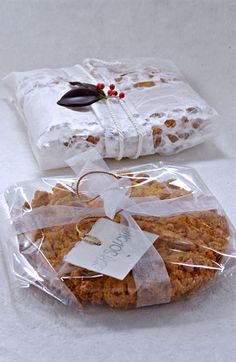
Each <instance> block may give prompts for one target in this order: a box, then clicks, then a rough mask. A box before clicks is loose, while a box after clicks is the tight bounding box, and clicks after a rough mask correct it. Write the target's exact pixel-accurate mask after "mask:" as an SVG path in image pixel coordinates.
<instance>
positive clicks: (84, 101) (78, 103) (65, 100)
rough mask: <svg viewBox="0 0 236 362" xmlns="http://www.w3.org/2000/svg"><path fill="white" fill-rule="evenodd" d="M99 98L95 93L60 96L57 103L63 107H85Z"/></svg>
mask: <svg viewBox="0 0 236 362" xmlns="http://www.w3.org/2000/svg"><path fill="white" fill-rule="evenodd" d="M99 100H100V98H98V97H97V96H95V95H87V96H77V97H64V96H63V97H62V98H61V99H60V100H59V101H58V102H57V104H58V105H59V106H63V107H69V108H76V107H86V106H90V105H91V104H93V103H95V102H98V101H99Z"/></svg>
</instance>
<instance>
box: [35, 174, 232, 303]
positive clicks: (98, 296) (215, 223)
mask: <svg viewBox="0 0 236 362" xmlns="http://www.w3.org/2000/svg"><path fill="white" fill-rule="evenodd" d="M130 177H131V179H132V186H133V187H132V196H138V197H140V196H155V197H158V198H160V199H166V198H175V197H180V196H182V195H185V194H187V193H189V191H186V190H184V189H181V188H179V187H178V186H176V185H175V184H174V180H168V181H166V182H162V183H160V182H157V181H150V182H148V183H147V182H146V181H147V175H145V174H139V175H138V177H134V176H133V175H132V174H130ZM144 181H145V182H146V183H145V182H144ZM96 203H97V204H96ZM45 204H48V205H55V204H57V205H79V204H80V202H79V199H78V197H77V195H76V194H75V193H74V192H73V191H71V190H70V189H66V188H65V187H64V186H62V185H61V184H57V185H56V186H55V187H54V188H53V189H52V192H51V193H47V192H39V191H37V192H36V193H35V198H34V200H33V201H32V207H39V206H42V205H45ZM98 205H99V206H101V201H99V202H98V201H94V202H93V205H92V206H96V207H97V206H98ZM90 206H91V205H90ZM133 217H134V219H135V220H136V222H137V223H138V224H139V226H140V227H141V229H142V230H145V231H149V232H153V233H156V234H158V235H159V238H158V239H157V240H156V241H155V243H154V247H155V248H156V250H157V251H158V252H159V254H160V255H161V257H162V258H163V260H164V262H165V265H166V269H167V271H168V274H169V277H170V282H171V300H176V299H178V298H179V297H181V296H182V295H188V294H191V293H193V292H194V291H196V290H197V289H199V288H200V287H201V286H202V285H203V284H205V283H206V282H207V281H208V280H209V279H210V278H212V277H213V275H214V274H215V272H216V270H217V267H219V264H220V262H221V261H222V256H221V255H220V253H224V252H225V250H226V249H227V245H228V236H229V229H228V224H227V221H226V219H225V217H224V216H222V215H220V214H218V213H217V211H216V210H211V211H200V212H199V211H198V212H189V213H186V214H181V215H177V216H172V217H160V218H158V217H143V216H137V215H133ZM115 221H116V222H119V216H118V215H117V216H116V218H115ZM95 222H96V218H88V219H86V220H84V221H83V222H82V223H81V224H80V229H81V230H82V231H83V232H85V233H87V232H89V231H90V229H91V227H92V225H93V224H94V223H95ZM42 234H43V237H44V241H43V244H42V247H41V251H42V253H43V254H44V255H45V257H46V258H47V259H48V260H49V262H50V263H51V265H52V266H53V267H54V268H55V270H57V271H58V272H59V274H60V275H61V276H62V279H63V280H64V282H65V284H66V285H67V286H68V288H69V289H70V290H71V291H72V292H73V293H74V295H75V296H76V297H77V298H78V299H79V300H80V301H81V302H91V303H96V304H100V303H102V302H105V303H106V304H108V305H109V306H111V307H120V308H127V307H130V306H135V305H136V303H137V290H136V286H135V282H134V279H133V276H132V272H131V273H129V274H128V276H127V277H126V278H125V279H124V280H123V281H119V280H116V279H114V278H111V277H107V276H99V275H97V274H96V273H93V272H90V271H88V270H85V269H82V268H78V267H74V266H73V267H72V266H70V265H69V266H68V270H67V271H66V272H64V274H63V273H62V270H63V268H64V266H65V264H63V257H64V255H66V254H67V253H68V252H69V250H71V248H72V247H73V246H74V245H75V243H76V242H77V241H78V234H77V231H76V228H75V224H71V225H65V226H56V227H50V228H45V229H42V230H38V231H37V233H36V235H35V239H37V238H39V237H41V236H42ZM152 292H153V293H155V290H154V291H152Z"/></svg>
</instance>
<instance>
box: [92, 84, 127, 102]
mask: <svg viewBox="0 0 236 362" xmlns="http://www.w3.org/2000/svg"><path fill="white" fill-rule="evenodd" d="M96 87H97V89H102V90H103V89H104V88H105V84H103V83H98V84H97V85H96ZM115 88H116V86H115V85H114V84H110V85H109V89H108V91H107V96H108V97H117V96H118V97H119V98H120V99H122V98H124V97H125V93H124V92H120V93H119V94H118V92H117V91H116V89H115Z"/></svg>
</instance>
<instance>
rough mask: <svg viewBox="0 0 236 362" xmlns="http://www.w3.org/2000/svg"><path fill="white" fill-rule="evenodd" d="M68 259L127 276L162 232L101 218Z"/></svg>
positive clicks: (105, 271) (110, 274) (99, 270)
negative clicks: (147, 230)
mask: <svg viewBox="0 0 236 362" xmlns="http://www.w3.org/2000/svg"><path fill="white" fill-rule="evenodd" d="M87 235H88V236H86V237H85V238H84V239H83V240H81V241H80V242H78V243H77V244H76V245H75V246H74V248H73V249H72V250H71V251H70V252H69V253H68V254H67V255H65V257H64V261H65V262H67V263H70V264H73V265H76V266H79V267H82V268H85V269H88V270H91V271H94V272H97V273H101V274H104V275H108V276H111V277H114V278H116V279H119V280H123V279H124V278H125V277H126V275H127V274H128V273H129V272H130V270H131V269H133V267H134V265H135V264H136V263H137V262H138V261H139V260H140V258H141V257H142V256H143V255H144V253H145V252H146V251H147V250H148V249H149V248H150V246H151V245H152V244H153V242H154V241H155V240H156V239H157V238H158V235H156V234H152V233H149V232H145V231H142V230H141V229H140V228H139V227H138V226H137V228H133V227H132V228H131V227H129V226H125V225H122V224H119V223H116V222H114V221H111V220H108V219H105V218H101V219H99V220H98V221H97V222H96V223H95V224H94V225H93V227H92V229H91V231H90V232H89V233H88V234H87Z"/></svg>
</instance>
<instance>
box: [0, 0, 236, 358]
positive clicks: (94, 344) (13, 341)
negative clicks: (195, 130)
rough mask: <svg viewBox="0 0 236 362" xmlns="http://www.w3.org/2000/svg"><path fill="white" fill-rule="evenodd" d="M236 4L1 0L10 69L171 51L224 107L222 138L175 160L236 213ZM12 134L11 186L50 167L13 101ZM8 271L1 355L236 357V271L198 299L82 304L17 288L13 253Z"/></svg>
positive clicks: (1, 42)
mask: <svg viewBox="0 0 236 362" xmlns="http://www.w3.org/2000/svg"><path fill="white" fill-rule="evenodd" d="M235 15H236V2H235V0H224V1H223V0H158V1H155V0H145V1H141V0H133V1H128V0H126V1H125V0H120V1H116V0H85V1H81V0H0V77H2V76H4V75H6V74H7V73H9V72H10V71H12V70H28V69H33V68H39V67H47V66H48V67H58V66H64V65H72V64H75V63H78V62H80V61H81V60H82V59H83V58H85V57H101V58H104V57H109V56H110V57H119V56H138V55H140V56H145V55H161V56H164V57H168V58H171V59H172V60H173V61H174V62H175V63H176V64H177V65H178V67H179V68H180V69H181V71H182V72H183V74H184V75H185V77H186V78H187V79H188V80H189V82H191V84H192V85H193V86H194V87H195V89H196V90H197V91H198V92H199V93H200V94H201V95H202V96H204V97H205V98H206V99H207V101H208V102H209V103H210V104H211V105H213V106H214V107H215V108H216V109H217V110H218V111H219V112H220V114H221V116H222V117H221V122H220V123H221V124H220V127H219V126H218V125H217V132H216V133H217V134H216V137H215V138H214V139H212V141H209V142H206V143H205V144H203V145H200V146H198V147H195V148H194V149H191V150H188V151H185V152H183V153H181V154H179V155H177V156H175V157H171V158H168V159H167V161H171V162H181V163H185V164H188V165H191V166H193V167H195V168H196V169H197V171H198V172H199V173H200V175H201V177H202V178H203V180H204V181H205V182H206V184H207V185H208V187H209V188H210V189H211V190H212V191H213V193H214V194H215V195H216V196H217V198H218V200H219V201H220V203H221V204H222V206H223V207H224V209H225V210H226V211H227V213H228V216H229V217H230V218H231V220H232V221H233V223H234V224H236V201H235V200H236V126H235V122H236V79H235V78H236V70H235V69H236V67H235V62H236V50H235V48H236V41H235V40H236V27H235V20H236V18H235ZM0 135H1V142H0V191H1V190H3V189H4V188H6V187H7V186H9V184H11V183H14V182H16V181H20V180H24V179H29V178H32V177H35V176H36V175H38V174H40V171H39V169H38V167H37V164H36V162H35V160H34V158H33V156H32V153H31V150H30V147H29V144H28V141H27V136H26V132H25V129H24V126H23V125H22V124H21V123H20V121H19V119H18V118H17V116H16V114H15V113H14V112H13V111H12V110H11V109H10V108H9V105H8V104H6V103H4V102H2V101H0ZM156 160H159V157H158V156H152V157H146V158H142V159H140V160H138V161H122V162H121V163H120V164H122V165H130V164H139V163H142V162H150V161H156ZM120 164H119V165H118V166H120ZM110 165H112V166H113V167H117V163H116V162H115V161H113V162H110ZM0 222H1V221H0ZM0 251H1V247H0ZM0 274H1V279H0V361H4V362H8V361H10V362H14V361H17V362H21V361H24V362H32V361H34V362H37V361H46V362H47V361H58V362H59V361H60V362H61V361H62V362H63V361H68V362H70V361H81V362H83V361H86V362H90V361H98V362H100V361H109V362H112V361H137V362H138V361H140V362H143V361H148V362H149V361H168V362H169V361H170V362H171V361H175V362H177V361H181V362H182V361H189V362H191V361H208V362H211V361H216V362H217V361H233V360H235V358H236V357H235V355H236V342H235V341H236V340H235V337H236V288H235V287H236V276H234V277H232V278H229V279H227V280H225V283H224V284H223V285H221V286H216V288H215V289H214V290H211V291H209V294H207V295H203V296H201V297H199V298H196V299H193V300H190V301H187V302H183V301H181V302H178V303H175V304H169V305H165V306H161V307H158V306H157V307H151V308H143V309H139V310H132V311H111V310H106V309H102V310H99V311H98V310H97V309H95V310H94V311H93V310H91V311H89V312H88V313H86V314H85V315H82V314H77V313H74V312H72V311H70V310H68V309H66V308H65V307H63V306H62V305H60V304H58V303H57V302H54V301H53V300H51V299H50V298H48V297H46V296H45V295H43V294H41V293H38V292H36V291H35V290H33V289H31V288H30V289H23V290H22V289H21V290H18V289H14V290H12V287H11V285H10V284H9V281H8V277H7V271H6V268H5V263H4V258H3V257H2V253H1V254H0Z"/></svg>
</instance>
